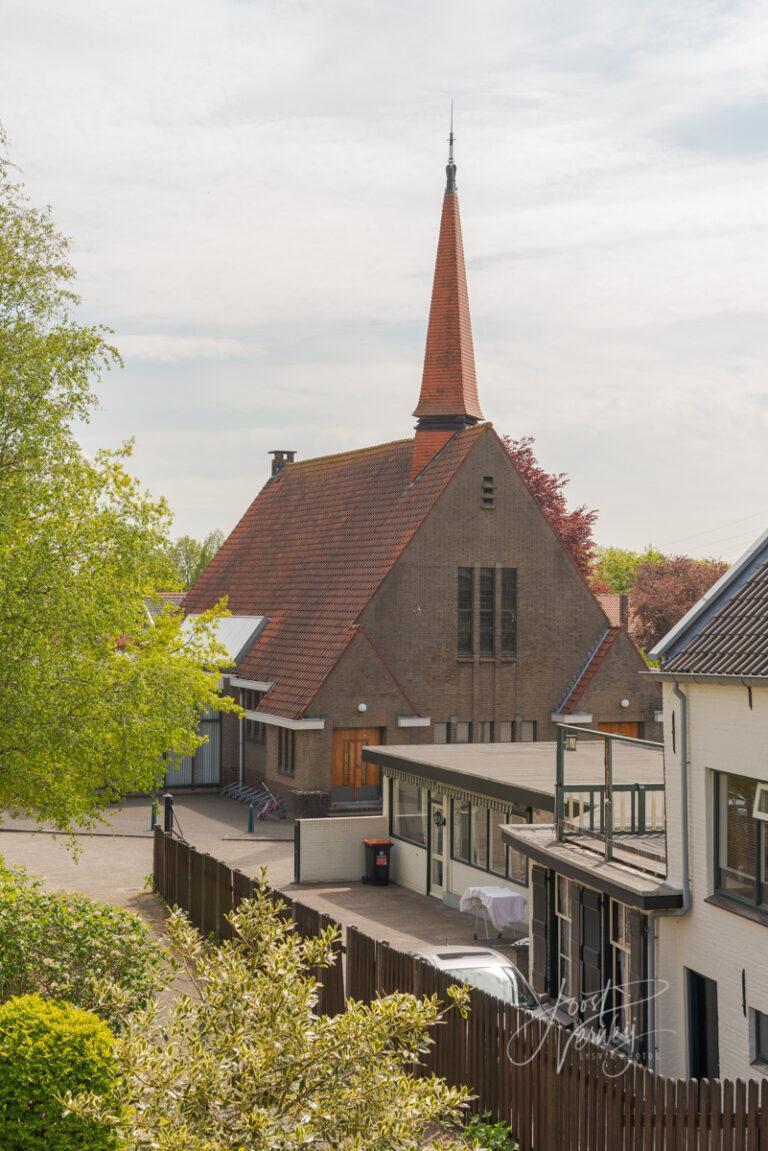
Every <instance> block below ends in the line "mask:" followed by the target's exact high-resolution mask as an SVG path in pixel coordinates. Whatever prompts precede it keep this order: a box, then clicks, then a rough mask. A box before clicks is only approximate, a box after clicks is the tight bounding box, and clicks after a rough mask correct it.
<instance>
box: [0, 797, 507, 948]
mask: <svg viewBox="0 0 768 1151" xmlns="http://www.w3.org/2000/svg"><path fill="white" fill-rule="evenodd" d="M174 807H175V812H176V816H177V826H178V827H179V828H180V830H181V831H182V832H183V834H184V836H185V838H186V839H187V840H188V841H189V842H190V843H191V844H192V845H193V846H194V847H197V848H198V849H200V850H202V851H208V852H210V854H211V855H213V856H215V857H216V858H217V859H221V860H223V861H224V862H225V863H228V864H229V866H230V867H237V868H239V869H240V870H241V871H243V872H245V874H246V875H251V876H255V875H257V874H258V873H259V870H260V869H261V868H262V867H266V869H267V878H268V881H269V882H270V883H271V884H272V886H274V887H276V888H279V889H280V890H282V891H285V893H286V894H288V895H291V896H292V897H293V898H294V899H298V900H299V901H300V902H302V903H306V904H309V905H310V906H312V907H317V908H318V909H319V910H321V911H323V912H325V914H327V915H329V916H331V917H332V918H333V919H336V920H337V921H338V922H339V923H341V925H342V927H345V928H346V927H348V926H349V925H350V924H354V925H355V926H357V927H358V928H359V929H360V930H361V931H364V932H365V933H366V934H368V935H371V936H373V937H374V938H376V939H386V940H388V941H389V942H390V943H391V944H392V945H393V946H395V947H398V948H401V949H402V950H406V951H407V950H411V949H413V948H417V947H419V946H440V945H445V944H472V943H474V940H473V918H472V916H469V915H464V914H462V913H460V912H458V911H455V910H453V909H452V908H450V907H447V906H446V905H445V904H444V903H442V902H441V901H440V900H438V899H433V898H431V897H429V896H423V895H417V894H415V893H414V892H412V891H408V890H407V889H405V888H402V887H396V886H394V885H391V886H389V887H369V886H367V885H364V884H362V883H347V882H340V883H324V884H310V885H301V886H299V887H297V886H296V885H295V884H294V883H293V827H292V825H291V823H290V822H289V821H284V820H264V821H257V824H256V830H255V832H254V834H252V835H248V833H247V830H246V828H247V807H245V806H244V805H242V804H237V803H234V802H232V801H231V800H228V799H223V798H222V797H220V796H218V795H188V796H177V797H176V800H175V804H174ZM149 824H150V803H149V801H148V800H146V799H135V800H134V799H131V800H128V801H126V803H125V804H124V805H123V806H122V807H121V808H114V809H111V810H110V812H109V813H108V815H107V817H106V825H105V826H104V827H102V828H100V829H99V831H98V833H97V834H78V835H77V836H76V837H75V838H74V840H71V839H66V838H63V837H61V836H56V835H52V834H48V833H47V832H45V831H35V830H33V828H34V826H35V825H34V824H32V823H30V822H22V821H15V820H14V821H12V820H9V819H8V818H7V817H5V818H4V820H3V822H2V824H1V825H0V856H3V857H4V858H5V860H6V861H7V862H8V863H9V864H16V865H22V866H25V867H27V868H29V870H30V871H31V872H33V873H34V874H35V875H37V876H39V877H40V878H42V879H43V882H44V883H45V885H46V887H47V888H48V889H49V890H59V889H66V890H70V891H80V892H82V893H83V894H85V895H88V896H91V897H92V898H94V899H102V900H106V901H108V902H112V903H117V904H120V905H122V906H124V907H129V908H131V909H132V910H135V911H138V912H139V913H140V914H141V915H142V916H144V918H145V919H147V920H148V921H149V922H150V923H151V924H152V926H153V927H154V929H155V930H157V931H161V930H162V922H163V918H164V910H163V908H162V905H160V904H159V901H158V900H157V899H155V897H154V896H153V895H152V894H151V893H149V892H148V890H147V886H146V882H145V881H146V880H147V877H148V876H149V875H150V873H151V871H152V835H151V832H150V829H149ZM73 845H74V854H73ZM512 938H513V937H512V936H510V935H509V934H508V933H506V934H505V938H504V940H503V941H501V942H499V941H497V940H494V939H491V941H490V942H491V943H492V945H493V946H494V947H500V948H502V949H506V948H507V947H509V946H510V944H511V942H512ZM481 942H484V939H482V940H481ZM515 955H516V957H517V958H516V962H517V961H518V960H519V965H520V966H521V967H523V969H524V970H525V968H526V967H527V957H526V954H525V952H524V951H523V952H520V951H516V952H515Z"/></svg>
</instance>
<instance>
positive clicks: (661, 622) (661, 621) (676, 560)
mask: <svg viewBox="0 0 768 1151" xmlns="http://www.w3.org/2000/svg"><path fill="white" fill-rule="evenodd" d="M727 567H728V565H727V564H725V563H722V562H720V561H719V560H699V559H691V557H690V556H665V557H663V558H662V559H661V560H646V561H644V562H643V563H641V564H639V565H638V566H637V568H636V569H635V582H634V587H633V590H632V601H631V604H632V611H631V617H630V634H631V636H632V639H633V640H634V641H635V643H636V644H637V645H638V647H640V648H642V649H643V650H644V651H650V650H651V648H652V647H653V646H654V645H655V644H657V643H658V642H659V640H660V639H662V638H663V637H664V636H665V635H666V634H667V632H668V631H669V630H670V628H672V627H674V625H675V624H676V623H677V622H678V620H680V619H682V617H683V616H684V615H685V613H686V612H687V611H689V609H690V608H692V607H693V605H694V604H695V603H696V601H697V600H699V599H701V597H702V596H703V595H704V593H705V592H706V591H709V589H710V588H711V587H712V584H713V583H714V582H715V580H717V579H719V578H720V576H721V575H722V574H723V572H725V571H726V570H727Z"/></svg>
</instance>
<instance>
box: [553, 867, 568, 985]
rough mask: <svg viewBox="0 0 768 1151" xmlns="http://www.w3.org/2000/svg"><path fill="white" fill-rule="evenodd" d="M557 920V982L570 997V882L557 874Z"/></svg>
mask: <svg viewBox="0 0 768 1151" xmlns="http://www.w3.org/2000/svg"><path fill="white" fill-rule="evenodd" d="M555 917H556V920H557V984H558V989H559V991H560V994H561V995H562V996H563V997H564V998H566V999H570V997H571V994H572V985H571V923H572V918H571V883H570V880H568V879H566V878H565V877H564V876H562V875H558V876H557V879H556V886H555Z"/></svg>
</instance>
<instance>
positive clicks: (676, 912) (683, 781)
mask: <svg viewBox="0 0 768 1151" xmlns="http://www.w3.org/2000/svg"><path fill="white" fill-rule="evenodd" d="M672 691H673V692H674V694H675V695H676V696H677V698H678V699H679V700H680V846H681V849H682V854H683V859H682V884H681V886H682V889H683V905H682V907H675V908H672V909H670V910H668V911H657V912H656V914H657V915H670V916H673V917H674V918H679V917H680V916H681V915H687V914H688V912H689V911H690V909H691V873H690V866H689V862H688V697H687V696H686V694H685V692H684V691H681V690H680V687H679V685H678V684H677V683H676V682H673V684H672Z"/></svg>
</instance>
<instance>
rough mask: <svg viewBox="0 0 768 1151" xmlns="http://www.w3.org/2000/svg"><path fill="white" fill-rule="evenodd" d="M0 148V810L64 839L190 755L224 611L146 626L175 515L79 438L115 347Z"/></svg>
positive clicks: (121, 456) (217, 655) (214, 683)
mask: <svg viewBox="0 0 768 1151" xmlns="http://www.w3.org/2000/svg"><path fill="white" fill-rule="evenodd" d="M4 155H5V154H4V143H3V141H2V139H1V138H0V653H1V654H2V661H0V662H1V667H0V809H3V808H10V809H13V810H19V811H22V812H25V813H29V814H34V815H37V816H38V817H39V818H41V819H43V818H49V819H51V820H53V821H54V822H55V823H56V825H57V826H59V827H61V828H69V827H70V826H71V825H72V824H73V823H74V822H76V821H78V820H82V819H83V818H85V817H87V816H88V815H89V814H90V813H92V812H93V811H95V810H98V808H99V807H101V806H103V805H104V804H106V803H108V802H110V801H111V800H113V799H116V798H118V797H120V796H122V795H123V794H124V793H125V792H126V791H130V790H147V789H149V788H152V787H153V786H155V785H156V784H157V782H158V781H159V779H160V778H161V777H162V763H161V757H162V755H163V753H164V752H166V751H173V752H178V753H181V754H189V753H191V752H193V751H194V750H195V748H196V746H197V745H198V743H199V739H198V736H197V720H198V717H199V715H200V714H201V713H202V712H203V711H204V710H206V709H207V708H209V707H211V706H215V705H216V704H217V701H218V690H217V687H218V681H219V668H220V666H221V664H222V662H223V661H224V653H223V651H222V650H221V649H220V648H219V647H218V646H217V644H216V643H215V641H214V638H213V631H212V620H213V618H214V617H215V616H216V614H218V613H220V611H221V610H222V609H221V608H218V609H216V610H215V611H214V612H213V613H211V614H210V615H209V616H207V617H202V618H201V620H199V621H198V622H197V623H196V624H195V626H194V627H192V628H190V629H189V630H188V631H182V624H181V619H180V617H179V616H178V615H174V614H172V613H170V612H169V613H167V614H166V615H164V616H163V617H162V618H161V619H160V620H159V621H158V622H157V625H156V626H153V625H152V622H151V620H150V619H149V617H148V614H147V611H146V606H145V597H146V596H148V595H151V594H152V593H153V590H154V588H155V587H157V586H167V582H168V579H169V564H168V547H169V540H168V529H169V522H170V516H169V512H168V508H167V506H166V504H165V503H164V501H163V500H154V499H152V498H151V497H150V496H149V495H147V493H146V492H144V491H143V490H142V489H141V487H140V486H139V484H138V483H137V482H136V480H135V479H133V478H132V477H131V476H130V475H129V473H128V472H127V470H126V466H125V465H126V460H127V457H128V456H129V454H130V445H125V446H123V447H122V448H120V449H118V450H117V451H114V452H102V453H99V454H98V455H97V456H96V457H95V458H88V457H86V456H85V455H84V453H83V452H82V451H81V449H80V447H79V445H78V443H77V440H76V438H75V436H74V433H73V425H74V423H75V421H82V420H87V419H88V416H89V414H90V412H91V411H92V409H93V406H94V403H95V399H94V395H93V391H92V384H93V381H94V380H95V379H97V378H98V376H99V374H100V373H101V372H102V371H103V370H105V369H106V368H108V367H110V366H112V365H114V364H116V363H117V362H118V356H117V352H116V351H115V349H114V348H113V347H111V345H110V344H109V343H108V341H107V338H106V333H105V332H104V331H103V330H102V329H100V328H97V327H93V326H83V325H81V324H79V323H78V322H77V319H76V316H75V307H76V304H77V298H76V296H75V295H74V294H73V292H72V286H71V285H72V280H73V276H74V271H73V269H72V267H71V265H70V264H69V262H68V258H67V242H66V240H65V239H64V238H63V237H62V236H60V235H59V234H58V233H57V231H56V229H55V227H54V225H53V222H52V219H51V216H50V213H49V212H48V211H47V210H46V211H40V210H37V209H36V208H34V207H32V206H31V205H30V204H29V202H28V200H27V198H26V197H25V195H24V192H23V189H22V187H21V185H20V183H19V181H18V179H17V177H16V176H15V173H14V170H13V168H12V166H11V165H10V163H9V162H8V161H7V160H6V159H5V158H4ZM221 706H222V707H223V708H229V707H230V706H231V705H230V704H229V703H228V702H226V701H225V702H224V703H223V704H221Z"/></svg>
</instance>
